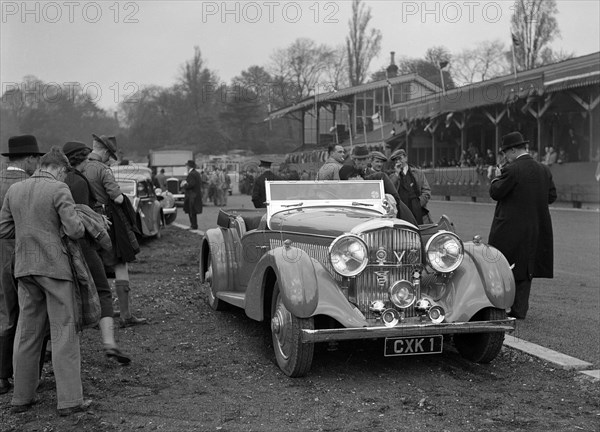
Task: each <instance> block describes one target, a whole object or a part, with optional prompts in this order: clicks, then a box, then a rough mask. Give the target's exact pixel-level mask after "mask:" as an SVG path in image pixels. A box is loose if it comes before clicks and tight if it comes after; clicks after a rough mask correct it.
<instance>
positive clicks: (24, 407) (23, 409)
mask: <svg viewBox="0 0 600 432" xmlns="http://www.w3.org/2000/svg"><path fill="white" fill-rule="evenodd" d="M36 403H37V401H36V400H33V401H31V402H29V403H27V404H22V405H13V406H12V407H11V408H10V411H11V412H12V413H14V414H20V413H24V412H27V411H29V410H30V409H31V407H33V406H34V405H35V404H36Z"/></svg>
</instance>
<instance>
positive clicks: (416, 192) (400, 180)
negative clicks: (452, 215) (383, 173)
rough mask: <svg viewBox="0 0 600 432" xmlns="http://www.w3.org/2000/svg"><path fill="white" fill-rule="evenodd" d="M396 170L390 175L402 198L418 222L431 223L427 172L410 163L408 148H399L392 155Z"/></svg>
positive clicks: (429, 189)
mask: <svg viewBox="0 0 600 432" xmlns="http://www.w3.org/2000/svg"><path fill="white" fill-rule="evenodd" d="M390 159H392V161H394V168H395V170H396V172H395V173H394V174H392V175H391V176H390V179H391V180H392V182H393V183H394V187H395V188H396V190H397V191H398V195H400V199H401V200H402V202H403V203H404V204H406V206H407V207H408V208H409V209H410V210H411V212H412V214H413V215H414V217H415V219H416V220H417V224H419V225H421V224H423V223H431V218H430V217H429V210H428V209H427V203H428V202H429V199H430V198H431V188H430V187H429V182H428V181H427V178H426V177H425V174H424V173H423V171H421V170H420V169H418V168H416V167H414V166H410V165H409V164H408V155H407V154H406V150H404V149H402V148H401V149H398V150H396V151H394V153H392V156H391V157H390Z"/></svg>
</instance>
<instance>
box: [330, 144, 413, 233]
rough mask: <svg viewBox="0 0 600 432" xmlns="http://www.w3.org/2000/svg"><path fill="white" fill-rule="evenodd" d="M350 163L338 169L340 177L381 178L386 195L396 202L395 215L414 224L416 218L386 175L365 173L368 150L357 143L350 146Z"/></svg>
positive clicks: (368, 156)
mask: <svg viewBox="0 0 600 432" xmlns="http://www.w3.org/2000/svg"><path fill="white" fill-rule="evenodd" d="M350 158H351V160H352V165H344V166H343V167H342V168H341V169H340V179H341V180H350V179H352V178H362V179H364V180H382V181H383V190H384V192H385V194H386V195H391V196H392V197H393V198H394V201H395V202H396V210H397V212H396V217H397V218H398V219H403V220H405V221H407V222H410V223H412V224H413V225H416V220H415V218H414V217H413V215H412V213H411V212H410V210H409V209H408V208H407V207H406V206H405V205H404V203H402V201H401V200H400V197H399V196H398V191H397V190H396V189H395V188H394V184H393V183H392V181H391V179H390V178H389V177H388V175H387V174H386V173H384V172H376V173H372V174H367V173H366V171H367V167H368V164H369V160H370V159H371V156H370V154H369V150H368V149H367V147H366V146H364V145H357V146H354V147H353V148H352V152H351V155H350Z"/></svg>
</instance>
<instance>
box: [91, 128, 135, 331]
mask: <svg viewBox="0 0 600 432" xmlns="http://www.w3.org/2000/svg"><path fill="white" fill-rule="evenodd" d="M92 136H93V137H94V142H93V143H92V152H91V153H90V154H89V156H88V160H87V161H85V162H84V163H83V164H82V166H81V168H80V171H81V173H82V174H83V175H84V176H85V177H86V178H87V180H88V182H89V183H90V188H91V189H92V191H93V192H94V196H95V197H96V202H97V203H96V207H95V208H94V210H96V211H97V212H98V213H100V214H102V215H106V216H108V217H109V219H110V220H111V222H112V226H111V229H112V230H114V229H115V224H116V223H119V224H121V225H122V227H123V232H125V233H127V232H130V231H132V227H131V226H128V225H125V224H123V222H121V218H120V217H116V216H117V215H114V216H115V217H113V215H112V214H109V213H108V209H109V208H110V207H111V205H112V204H111V203H110V201H113V202H114V203H115V204H117V205H122V204H123V202H124V198H123V194H122V193H121V188H120V187H119V184H118V183H117V182H116V180H115V177H114V175H113V173H112V171H111V170H110V168H109V164H111V160H112V161H116V160H117V144H116V139H115V137H106V136H104V135H103V136H100V137H99V136H97V135H94V134H92ZM113 233H114V231H113ZM111 238H112V239H113V240H114V241H113V253H112V254H110V256H109V254H106V253H104V254H102V259H103V261H104V265H105V266H111V267H114V271H115V288H116V291H117V297H118V299H119V309H120V312H119V314H120V316H121V319H120V325H121V327H130V326H134V325H139V324H146V319H145V318H138V317H136V316H135V315H133V314H132V313H131V309H130V306H131V295H130V290H131V288H130V286H129V269H128V266H127V262H131V261H133V260H134V259H135V250H136V249H139V248H137V247H136V246H137V244H135V245H133V244H132V245H131V246H132V248H129V249H131V250H132V253H131V254H128V257H127V258H125V257H123V256H119V252H118V251H119V250H120V248H119V241H120V242H122V243H132V242H134V241H135V235H134V234H133V232H131V234H130V235H127V237H126V238H125V237H124V236H123V237H118V236H116V235H111Z"/></svg>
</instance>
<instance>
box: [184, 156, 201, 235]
mask: <svg viewBox="0 0 600 432" xmlns="http://www.w3.org/2000/svg"><path fill="white" fill-rule="evenodd" d="M186 166H187V167H188V175H187V177H186V179H185V181H184V182H183V183H182V186H183V189H184V191H185V192H184V193H185V198H184V200H183V211H184V212H186V213H187V214H188V216H189V218H190V229H193V230H197V229H198V213H202V177H201V176H200V173H199V172H198V171H196V162H194V161H193V160H189V161H187V163H186Z"/></svg>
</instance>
